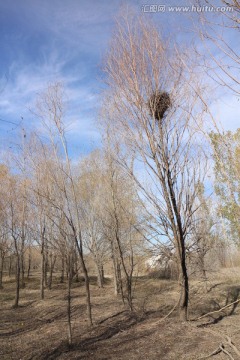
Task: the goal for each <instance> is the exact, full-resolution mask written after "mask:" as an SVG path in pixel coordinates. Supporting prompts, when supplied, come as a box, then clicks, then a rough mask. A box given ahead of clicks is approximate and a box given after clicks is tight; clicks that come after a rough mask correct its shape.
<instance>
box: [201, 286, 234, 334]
mask: <svg viewBox="0 0 240 360" xmlns="http://www.w3.org/2000/svg"><path fill="white" fill-rule="evenodd" d="M239 294H240V286H229V287H228V288H227V292H226V295H225V296H226V298H225V304H224V305H220V303H218V302H217V301H215V300H214V303H215V308H216V309H215V310H216V311H218V310H221V309H222V308H224V307H225V306H227V305H230V304H232V303H234V302H235V303H234V304H232V306H230V307H227V308H226V309H223V310H222V311H221V313H220V312H219V315H218V316H217V317H215V316H216V315H217V313H216V314H209V317H211V319H212V320H211V321H209V322H207V323H204V324H201V325H198V327H204V326H208V325H214V324H217V323H219V322H220V321H221V320H223V319H224V318H225V317H228V316H232V315H234V312H235V310H236V308H237V307H238V305H239V302H236V301H238V299H239ZM215 310H213V311H215Z"/></svg>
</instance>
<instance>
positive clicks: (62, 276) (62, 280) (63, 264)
mask: <svg viewBox="0 0 240 360" xmlns="http://www.w3.org/2000/svg"><path fill="white" fill-rule="evenodd" d="M61 260H62V268H61V277H60V283H61V284H62V283H63V282H64V270H65V258H64V255H62V259H61Z"/></svg>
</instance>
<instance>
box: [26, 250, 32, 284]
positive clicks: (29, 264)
mask: <svg viewBox="0 0 240 360" xmlns="http://www.w3.org/2000/svg"><path fill="white" fill-rule="evenodd" d="M31 262H32V259H31V252H30V250H29V254H28V270H27V278H28V279H29V278H30V272H31Z"/></svg>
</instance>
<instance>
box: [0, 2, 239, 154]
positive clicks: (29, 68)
mask: <svg viewBox="0 0 240 360" xmlns="http://www.w3.org/2000/svg"><path fill="white" fill-rule="evenodd" d="M124 4H128V5H131V7H133V9H134V10H135V12H136V13H139V14H143V16H146V17H149V19H151V20H153V21H154V22H155V23H156V24H157V26H159V28H161V30H162V31H163V32H165V33H170V34H171V36H173V35H174V36H175V37H176V38H177V40H178V42H179V43H181V42H182V43H184V44H185V45H187V44H189V43H190V42H191V41H192V40H195V38H196V35H195V33H194V30H193V28H192V27H191V21H189V18H188V17H187V16H186V14H185V13H183V12H179V13H176V12H175V13H171V12H169V11H165V12H160V11H157V12H156V13H150V12H149V9H150V8H149V7H146V6H145V5H151V4H153V3H152V1H151V0H148V1H138V0H133V1H127V2H125V3H124ZM154 4H158V5H161V4H162V2H159V3H156V2H154ZM172 4H174V1H168V2H167V1H165V6H166V5H172ZM186 4H187V5H188V1H185V2H183V3H182V4H181V5H183V6H184V5H186ZM178 5H180V3H179V2H178ZM122 6H123V1H120V0H112V1H107V0H102V1H97V0H88V1H87V0H51V1H46V0H8V1H5V0H0V44H1V57H0V91H1V97H0V119H1V120H0V151H1V152H4V151H6V150H7V149H8V148H9V147H11V146H12V144H13V143H14V142H16V141H17V138H18V135H19V133H20V132H21V129H22V128H24V129H25V130H26V132H28V133H30V132H31V131H34V130H38V129H41V124H40V123H39V120H38V119H36V117H35V116H34V115H33V112H32V110H33V109H34V104H35V99H36V97H37V95H38V94H39V93H41V92H42V91H44V90H45V89H46V87H47V86H48V84H50V83H52V82H56V81H61V82H62V83H63V84H64V87H65V90H66V97H67V108H68V111H67V115H66V122H67V124H68V127H67V131H68V133H67V136H68V141H69V143H70V149H71V156H72V157H73V158H74V157H78V156H80V155H83V154H87V153H89V152H90V151H91V150H93V149H94V148H96V147H98V146H100V142H101V136H100V132H99V129H98V128H97V126H96V122H97V117H98V116H99V103H100V101H99V98H100V94H101V89H102V86H103V84H102V81H101V78H102V76H103V75H102V72H101V66H102V62H103V58H104V55H105V54H106V51H107V49H108V45H109V41H110V39H111V36H112V32H113V29H114V24H115V17H116V16H117V14H118V12H119V11H120V9H121V7H122ZM180 30H181V31H180ZM231 41H233V43H234V46H235V47H236V50H239V42H238V41H237V39H233V38H232V39H231ZM239 104H240V102H239V98H238V97H236V96H235V95H234V94H231V93H230V92H228V93H227V94H226V93H225V92H221V93H219V97H218V98H217V99H215V102H214V103H213V104H212V109H211V110H212V111H213V113H214V115H215V116H216V117H217V118H218V119H221V121H222V123H223V125H224V128H225V129H230V130H234V129H236V128H237V127H239V126H240V110H239Z"/></svg>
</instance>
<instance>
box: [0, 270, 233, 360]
mask: <svg viewBox="0 0 240 360" xmlns="http://www.w3.org/2000/svg"><path fill="white" fill-rule="evenodd" d="M14 286H15V285H14V279H7V278H6V279H5V283H4V289H2V290H0V359H1V360H10V359H14V360H20V359H21V360H30V359H34V360H43V359H44V360H50V359H59V360H60V359H61V360H68V359H86V360H93V359H101V360H103V359H104V360H108V359H117V360H121V359H126V360H131V359H142V360H147V359H158V360H159V359H174V360H178V359H187V360H191V359H192V360H193V359H205V358H208V357H207V356H208V355H210V354H211V353H213V352H214V351H216V353H217V354H216V355H212V356H211V357H209V358H213V359H240V353H238V349H240V303H235V304H233V305H230V306H228V307H226V308H225V309H224V310H222V311H220V312H215V313H214V314H211V315H209V316H206V317H203V318H202V319H200V320H195V321H193V319H195V318H197V317H199V316H201V315H203V314H206V313H208V312H210V311H217V310H219V309H220V308H222V307H224V306H225V305H228V304H231V303H232V302H234V301H236V300H237V299H238V298H240V295H239V293H240V269H236V268H235V269H225V270H222V271H221V272H218V273H215V274H211V276H210V277H209V280H208V281H207V282H202V281H198V280H196V279H195V280H191V286H190V299H191V300H190V308H189V319H190V320H191V321H188V322H181V321H180V320H179V319H178V314H177V311H176V310H175V311H173V312H172V313H171V314H170V315H169V316H168V317H166V315H167V314H168V313H169V312H170V311H171V309H172V308H173V307H174V306H175V305H176V302H177V301H178V297H179V295H178V287H177V283H176V281H172V280H160V279H152V278H149V277H147V276H146V277H144V276H143V277H140V278H139V279H138V280H136V283H135V284H134V298H135V299H134V312H132V313H131V312H129V311H128V310H127V308H126V307H124V305H123V304H122V302H121V300H120V299H117V298H115V297H114V295H113V287H112V283H111V281H110V279H108V281H107V283H106V284H105V286H104V288H103V289H99V288H98V286H97V284H96V279H94V277H93V278H92V279H91V296H92V311H93V320H94V325H93V326H92V327H89V326H88V324H87V318H86V306H85V294H84V284H83V283H81V282H80V283H74V284H73V289H72V297H73V300H72V326H73V346H72V347H71V348H69V347H68V345H67V341H66V338H67V321H66V318H67V316H66V306H67V300H66V284H60V283H58V278H57V277H56V278H55V279H54V284H53V288H52V290H46V291H45V300H39V279H38V277H37V276H36V274H34V275H33V276H31V277H30V279H29V280H28V281H27V282H26V287H25V288H24V289H22V290H21V293H20V306H19V307H18V308H17V309H13V308H12V304H13V302H14ZM231 341H232V342H231ZM234 344H235V346H234Z"/></svg>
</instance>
